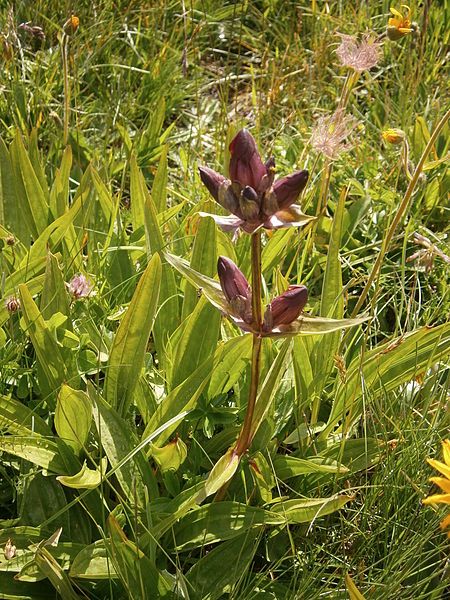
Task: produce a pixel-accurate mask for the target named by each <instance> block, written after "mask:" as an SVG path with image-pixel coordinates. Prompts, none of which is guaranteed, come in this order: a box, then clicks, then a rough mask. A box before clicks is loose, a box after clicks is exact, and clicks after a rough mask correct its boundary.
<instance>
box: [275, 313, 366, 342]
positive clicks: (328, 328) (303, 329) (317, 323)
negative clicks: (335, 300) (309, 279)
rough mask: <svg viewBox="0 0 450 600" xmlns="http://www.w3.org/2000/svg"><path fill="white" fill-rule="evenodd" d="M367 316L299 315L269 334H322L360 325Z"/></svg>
mask: <svg viewBox="0 0 450 600" xmlns="http://www.w3.org/2000/svg"><path fill="white" fill-rule="evenodd" d="M368 318H369V317H357V318H355V319H326V318H325V317H307V316H301V317H300V318H298V319H296V320H295V321H293V322H292V323H289V325H281V326H280V327H275V329H273V330H272V331H271V332H270V333H269V334H267V335H268V336H270V337H289V336H293V335H324V334H326V333H332V332H333V331H340V330H341V329H349V328H350V327H355V325H361V323H364V322H365V321H367V319H368Z"/></svg>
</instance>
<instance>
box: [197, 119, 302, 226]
mask: <svg viewBox="0 0 450 600" xmlns="http://www.w3.org/2000/svg"><path fill="white" fill-rule="evenodd" d="M230 155H231V157H230V164H229V175H230V178H229V179H228V178H227V177H225V176H224V175H221V174H220V173H216V172H215V171H213V170H212V169H210V168H209V167H199V172H200V178H201V180H202V182H203V184H204V185H205V186H206V188H207V189H208V191H209V193H210V194H211V196H212V197H213V198H214V200H216V202H218V203H219V204H220V205H221V206H222V207H223V208H225V209H226V210H228V211H229V212H230V213H231V214H232V216H227V217H223V216H220V215H211V214H207V213H200V215H201V216H209V217H212V218H213V219H214V220H215V221H216V223H217V224H218V225H219V226H220V227H221V228H222V229H223V230H224V231H232V232H234V233H235V234H236V233H237V231H238V230H242V231H244V232H246V233H249V234H251V233H254V232H255V231H257V230H258V229H260V228H261V227H264V228H266V229H280V228H282V227H300V226H302V225H304V224H305V223H307V222H308V221H310V220H311V219H312V217H309V216H307V215H305V214H303V213H302V211H301V209H300V206H298V205H297V204H294V203H295V201H296V200H297V198H298V197H299V196H300V194H301V192H302V191H303V189H304V188H305V186H306V182H307V181H308V171H305V170H301V171H295V173H292V174H291V175H287V176H285V177H282V178H281V179H278V180H277V181H274V178H275V161H274V159H273V158H270V159H269V160H268V161H266V162H265V163H263V161H262V159H261V156H260V154H259V152H258V149H257V147H256V143H255V140H254V139H253V136H252V135H251V134H250V133H249V132H248V131H247V130H246V129H242V130H241V131H239V132H238V134H237V135H236V136H235V137H234V138H233V140H232V141H231V144H230Z"/></svg>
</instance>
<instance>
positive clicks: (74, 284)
mask: <svg viewBox="0 0 450 600" xmlns="http://www.w3.org/2000/svg"><path fill="white" fill-rule="evenodd" d="M66 285H67V289H68V290H69V293H70V294H71V295H72V296H73V297H74V298H75V299H76V300H78V299H80V298H87V297H88V296H90V295H91V293H92V290H93V287H94V286H93V284H92V282H91V281H90V280H89V279H88V278H87V277H86V276H85V275H82V274H81V273H79V274H78V275H75V276H74V277H72V279H71V280H70V281H69V283H67V284H66Z"/></svg>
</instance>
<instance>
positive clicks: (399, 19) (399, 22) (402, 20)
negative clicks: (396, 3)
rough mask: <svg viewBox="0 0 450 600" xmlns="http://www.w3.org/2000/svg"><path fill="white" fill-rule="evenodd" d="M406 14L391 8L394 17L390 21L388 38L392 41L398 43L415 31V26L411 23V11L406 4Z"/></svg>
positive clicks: (404, 6)
mask: <svg viewBox="0 0 450 600" xmlns="http://www.w3.org/2000/svg"><path fill="white" fill-rule="evenodd" d="M402 8H404V9H405V10H406V14H404V15H402V13H401V12H399V11H398V10H397V9H396V8H391V9H390V10H391V13H392V14H393V15H394V16H393V17H391V18H390V19H389V21H388V26H387V36H388V38H389V39H390V40H393V41H396V40H399V39H400V38H402V37H403V36H405V35H408V34H409V33H412V32H413V31H415V26H414V25H413V23H411V18H410V17H411V9H410V8H409V6H407V5H406V4H402Z"/></svg>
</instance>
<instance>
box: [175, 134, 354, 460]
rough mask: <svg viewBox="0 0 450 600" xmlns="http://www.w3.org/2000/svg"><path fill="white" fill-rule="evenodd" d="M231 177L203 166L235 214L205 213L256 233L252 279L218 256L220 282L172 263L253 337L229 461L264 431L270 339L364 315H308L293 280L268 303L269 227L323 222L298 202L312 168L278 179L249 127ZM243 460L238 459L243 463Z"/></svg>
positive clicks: (237, 146)
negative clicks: (265, 357)
mask: <svg viewBox="0 0 450 600" xmlns="http://www.w3.org/2000/svg"><path fill="white" fill-rule="evenodd" d="M229 150H230V163H229V178H227V177H225V176H223V175H221V174H220V173H216V172H215V171H213V170H212V169H210V168H209V167H200V168H199V172H200V177H201V180H202V182H203V183H204V184H205V186H206V187H207V189H208V191H209V192H210V194H211V195H212V196H213V198H214V199H215V200H216V201H217V202H218V203H219V204H220V205H221V206H222V207H223V208H225V209H226V210H228V211H229V212H231V213H232V215H231V216H221V215H214V214H209V213H200V214H201V216H203V217H212V218H213V219H214V221H215V222H216V223H217V224H218V225H219V226H220V227H221V228H222V229H223V230H224V231H231V232H233V234H234V236H233V238H234V239H236V236H237V234H238V232H239V231H241V232H244V233H246V234H249V235H250V236H251V284H250V282H248V281H247V278H246V277H245V275H244V274H243V273H242V271H241V270H240V269H239V267H238V266H237V265H236V264H235V263H234V262H233V261H232V260H230V259H229V258H227V257H224V256H220V257H219V259H218V265H217V270H218V277H219V284H218V283H217V282H216V281H215V280H213V279H211V278H208V277H206V276H204V275H202V274H200V273H197V272H195V271H193V270H192V269H191V268H190V267H189V266H188V264H187V263H186V262H185V261H183V260H182V259H180V258H177V257H175V256H172V255H168V256H167V259H168V261H169V262H170V263H171V264H172V265H173V266H174V267H176V268H177V269H178V270H179V271H180V272H181V273H183V274H184V275H185V276H186V277H187V278H188V279H189V280H190V281H191V283H193V284H194V285H196V286H197V287H200V288H201V289H202V291H203V293H204V294H205V296H206V297H207V298H208V299H209V300H210V301H211V302H212V303H213V304H214V305H215V306H217V308H219V309H220V310H221V311H222V313H223V314H224V315H226V316H228V317H229V318H230V319H231V320H232V321H233V322H234V323H235V324H236V325H237V326H238V327H240V329H241V330H242V331H244V332H245V333H250V334H251V335H252V337H253V344H252V358H251V379H250V387H249V396H248V402H247V409H246V413H245V419H244V423H243V426H242V429H241V432H240V434H239V436H238V439H237V441H236V444H235V445H234V446H233V447H232V448H231V451H230V456H229V457H228V459H230V457H231V459H232V458H233V457H237V459H238V460H239V459H240V457H241V456H242V455H243V454H245V453H246V452H247V450H248V449H249V447H250V444H251V442H252V439H253V437H254V435H255V433H256V429H257V424H255V423H254V412H255V405H256V401H257V395H258V389H259V383H260V373H261V360H260V359H261V347H262V340H263V338H265V337H287V336H290V335H296V334H300V335H301V334H304V335H306V334H322V333H329V332H333V331H336V330H339V329H343V328H346V327H351V326H353V325H356V324H358V323H361V322H362V321H363V320H364V318H362V319H361V318H357V319H351V320H349V319H327V318H321V317H308V316H305V315H302V311H303V309H304V308H305V306H306V304H307V301H308V290H307V288H306V287H305V286H304V285H289V287H288V289H287V290H285V291H284V292H283V293H282V294H280V295H278V296H276V297H275V298H273V299H272V300H271V301H270V302H269V303H268V304H267V306H266V307H265V308H263V294H262V270H261V249H262V237H261V234H262V230H263V229H268V230H270V229H281V228H284V227H301V226H304V225H306V224H307V223H310V222H312V221H314V220H315V217H311V216H309V215H306V214H304V213H303V212H302V210H301V207H300V206H299V205H298V204H296V201H297V200H298V198H299V196H300V195H301V193H302V191H303V190H304V189H305V187H306V184H307V181H308V172H307V171H306V170H299V171H295V172H294V173H292V174H290V175H287V176H284V177H281V178H279V179H277V180H275V160H274V158H269V160H267V162H266V163H263V161H262V159H261V156H260V154H259V152H258V149H257V147H256V142H255V140H254V138H253V136H252V135H251V133H250V132H249V131H247V130H246V129H242V130H241V131H239V132H238V133H237V134H236V136H235V137H234V138H233V140H232V141H231V143H230V147H229ZM236 464H237V463H236Z"/></svg>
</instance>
